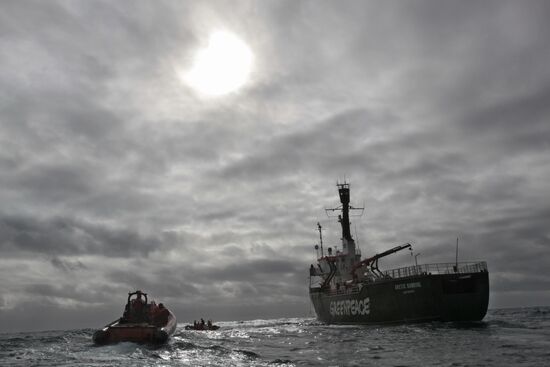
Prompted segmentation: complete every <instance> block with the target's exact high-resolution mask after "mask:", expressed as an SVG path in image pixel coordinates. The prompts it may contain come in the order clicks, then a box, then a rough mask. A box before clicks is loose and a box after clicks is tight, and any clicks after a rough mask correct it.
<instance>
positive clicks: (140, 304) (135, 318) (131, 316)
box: [122, 291, 149, 323]
mask: <svg viewBox="0 0 550 367" xmlns="http://www.w3.org/2000/svg"><path fill="white" fill-rule="evenodd" d="M141 296H142V293H141V292H140V291H137V293H136V298H134V299H133V300H132V301H131V302H130V304H129V305H128V304H127V305H126V307H125V309H124V314H123V316H122V318H123V319H124V321H125V322H135V323H139V322H147V321H148V316H149V315H148V314H149V312H148V308H147V305H146V304H145V300H144V299H143V298H142V297H141Z"/></svg>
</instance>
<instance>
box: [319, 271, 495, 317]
mask: <svg viewBox="0 0 550 367" xmlns="http://www.w3.org/2000/svg"><path fill="white" fill-rule="evenodd" d="M310 298H311V302H312V303H313V306H314V308H315V312H316V313H317V318H318V319H319V320H320V321H323V322H326V323H329V324H371V323H406V322H424V321H479V320H481V319H483V317H484V316H485V314H486V313H487V306H488V303H489V277H488V272H487V271H481V272H474V273H451V274H429V273H424V274H418V275H414V276H409V277H405V278H398V279H394V278H388V279H380V280H377V281H375V282H370V283H362V284H359V285H357V286H355V287H353V288H349V289H346V288H345V287H342V288H341V289H339V290H338V291H336V290H332V291H329V290H323V289H321V288H310Z"/></svg>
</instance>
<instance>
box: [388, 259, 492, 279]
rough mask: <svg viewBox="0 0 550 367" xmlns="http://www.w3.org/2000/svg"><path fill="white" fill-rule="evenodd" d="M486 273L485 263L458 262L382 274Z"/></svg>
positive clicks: (393, 270)
mask: <svg viewBox="0 0 550 367" xmlns="http://www.w3.org/2000/svg"><path fill="white" fill-rule="evenodd" d="M484 271H487V263H486V262H485V261H480V262H459V263H458V264H457V263H438V264H423V265H413V266H406V267H403V268H397V269H390V270H386V271H383V272H382V273H383V274H384V275H385V276H386V277H388V278H406V277H411V276H415V275H421V274H465V273H481V272H484Z"/></svg>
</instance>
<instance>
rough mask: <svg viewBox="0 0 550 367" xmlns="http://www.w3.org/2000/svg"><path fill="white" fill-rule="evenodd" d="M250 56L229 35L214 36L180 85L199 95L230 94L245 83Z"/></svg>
mask: <svg viewBox="0 0 550 367" xmlns="http://www.w3.org/2000/svg"><path fill="white" fill-rule="evenodd" d="M253 62H254V55H253V54H252V51H251V50H250V48H249V47H248V45H247V44H246V43H244V42H243V41H242V40H241V39H240V38H238V37H237V36H235V35H234V34H232V33H229V32H226V31H218V32H214V33H212V34H211V35H210V38H209V42H208V46H207V47H206V48H204V49H201V50H199V51H198V52H197V53H196V55H195V58H194V63H193V66H192V67H191V69H190V70H189V71H188V72H187V73H186V74H185V75H184V76H183V79H184V81H185V82H186V83H187V84H188V85H189V86H191V87H192V88H193V89H195V90H196V91H198V92H199V93H201V94H205V95H208V96H220V95H224V94H227V93H230V92H234V91H236V90H238V89H239V88H241V87H242V86H243V85H244V84H246V82H247V81H248V80H249V77H250V72H251V71H252V66H253Z"/></svg>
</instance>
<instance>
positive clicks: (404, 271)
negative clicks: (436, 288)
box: [310, 261, 487, 295]
mask: <svg viewBox="0 0 550 367" xmlns="http://www.w3.org/2000/svg"><path fill="white" fill-rule="evenodd" d="M486 271H487V262H485V261H480V262H459V263H458V264H457V263H437V264H423V265H413V266H406V267H403V268H397V269H390V270H386V271H383V272H382V274H383V276H380V277H376V278H374V277H373V278H371V279H370V281H369V280H366V282H377V281H381V280H384V279H399V278H407V277H413V276H418V275H424V274H467V273H481V272H486ZM310 282H311V277H310ZM310 288H312V284H311V283H310ZM313 288H316V287H313ZM360 290H361V288H360V286H359V285H358V284H357V283H354V284H350V285H345V284H344V285H342V286H340V287H339V288H338V289H331V288H328V289H326V290H325V291H324V292H325V293H327V294H329V295H337V294H354V293H358V292H359V291H360Z"/></svg>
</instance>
